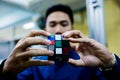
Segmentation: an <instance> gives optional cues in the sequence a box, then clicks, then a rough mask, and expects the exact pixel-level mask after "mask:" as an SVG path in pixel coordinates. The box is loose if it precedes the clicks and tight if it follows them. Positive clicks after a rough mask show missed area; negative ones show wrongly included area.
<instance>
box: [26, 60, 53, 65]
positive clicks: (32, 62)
mask: <svg viewBox="0 0 120 80" xmlns="http://www.w3.org/2000/svg"><path fill="white" fill-rule="evenodd" d="M52 64H54V61H48V60H30V61H28V62H27V66H46V65H52Z"/></svg>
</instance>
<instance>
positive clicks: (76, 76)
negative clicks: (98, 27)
mask: <svg viewBox="0 0 120 80" xmlns="http://www.w3.org/2000/svg"><path fill="white" fill-rule="evenodd" d="M45 22H46V25H45V27H44V30H38V31H32V32H31V33H29V34H28V35H27V36H26V37H24V38H23V39H21V40H20V41H19V42H18V43H17V44H16V46H15V48H14V49H13V51H12V52H11V54H10V55H9V56H8V58H7V59H6V60H5V62H3V64H2V70H1V71H2V72H1V73H2V74H1V75H2V78H5V77H6V76H7V78H8V79H10V78H11V79H13V78H14V79H15V78H16V79H17V80H66V79H68V80H117V79H118V80H119V79H120V77H119V74H120V68H119V67H120V60H119V58H118V57H117V56H115V55H113V54H112V53H110V52H109V50H108V49H107V48H106V47H105V46H103V45H102V44H100V43H98V42H97V41H95V40H93V39H90V38H88V37H86V36H85V35H84V34H83V33H81V32H80V31H78V30H72V29H73V28H74V27H73V23H74V21H73V13H72V10H71V9H70V8H69V7H68V6H66V5H61V4H58V5H54V6H52V7H50V8H49V9H48V10H47V12H46V16H45ZM51 33H52V34H62V35H63V36H64V37H65V38H66V39H68V40H70V42H71V43H78V45H72V44H71V45H70V47H71V48H72V50H71V51H70V53H69V56H70V58H69V60H68V62H54V61H52V60H47V59H46V56H53V55H54V52H53V51H51V50H48V49H45V48H40V49H32V48H30V46H31V45H40V44H41V45H50V41H49V40H46V39H42V38H36V37H35V36H46V37H47V36H50V34H51ZM34 56H36V57H35V58H34V59H32V57H34ZM41 56H42V57H41Z"/></svg>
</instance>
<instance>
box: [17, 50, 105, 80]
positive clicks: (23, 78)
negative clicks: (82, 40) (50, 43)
mask: <svg viewBox="0 0 120 80" xmlns="http://www.w3.org/2000/svg"><path fill="white" fill-rule="evenodd" d="M70 57H72V58H74V59H78V58H79V56H78V55H77V53H76V52H74V51H71V52H70ZM35 59H47V58H46V56H42V57H40V56H38V57H36V58H35ZM17 80H107V79H105V77H104V75H103V74H102V72H101V71H100V70H99V69H98V68H90V67H76V66H73V65H71V64H69V63H67V62H59V63H58V62H56V63H55V64H53V65H50V66H33V67H29V68H27V69H26V70H24V71H23V72H21V73H19V74H18V75H17Z"/></svg>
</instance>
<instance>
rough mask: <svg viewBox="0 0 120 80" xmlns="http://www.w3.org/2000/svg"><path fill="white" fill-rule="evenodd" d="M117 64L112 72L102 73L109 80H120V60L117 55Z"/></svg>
mask: <svg viewBox="0 0 120 80" xmlns="http://www.w3.org/2000/svg"><path fill="white" fill-rule="evenodd" d="M115 58H116V63H115V65H114V66H113V68H112V69H111V70H108V71H102V73H103V75H104V76H105V78H106V79H107V80H120V58H119V57H118V56H117V55H115Z"/></svg>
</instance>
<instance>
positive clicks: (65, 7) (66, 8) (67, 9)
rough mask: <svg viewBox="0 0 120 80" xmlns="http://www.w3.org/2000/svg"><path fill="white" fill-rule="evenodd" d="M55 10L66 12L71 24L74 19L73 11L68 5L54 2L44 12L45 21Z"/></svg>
mask: <svg viewBox="0 0 120 80" xmlns="http://www.w3.org/2000/svg"><path fill="white" fill-rule="evenodd" d="M55 11H62V12H64V13H66V14H68V16H69V18H70V21H71V23H72V25H73V23H74V21H73V12H72V9H71V8H70V7H69V6H68V5H64V4H56V5H53V6H51V7H50V8H48V9H47V11H46V14H45V22H46V20H47V17H48V16H49V15H50V14H51V13H52V12H55Z"/></svg>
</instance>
